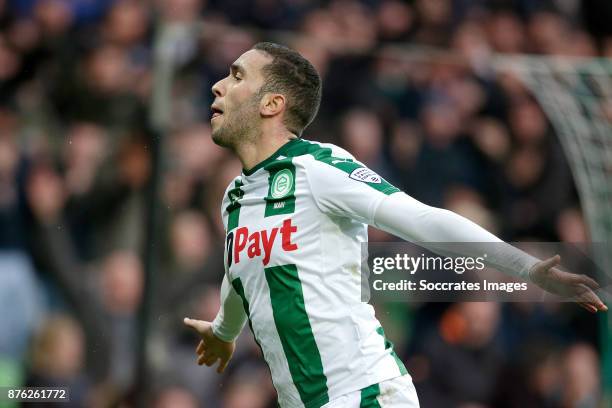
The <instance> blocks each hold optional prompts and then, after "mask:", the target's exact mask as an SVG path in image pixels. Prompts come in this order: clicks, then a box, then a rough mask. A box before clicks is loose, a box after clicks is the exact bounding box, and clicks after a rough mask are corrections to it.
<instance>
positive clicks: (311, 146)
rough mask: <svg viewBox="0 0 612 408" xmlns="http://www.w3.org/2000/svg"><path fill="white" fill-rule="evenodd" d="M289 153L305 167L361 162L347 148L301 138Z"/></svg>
mask: <svg viewBox="0 0 612 408" xmlns="http://www.w3.org/2000/svg"><path fill="white" fill-rule="evenodd" d="M287 155H288V156H289V157H291V158H292V160H293V162H294V163H296V164H298V165H301V166H303V167H305V168H307V169H308V168H313V167H314V168H323V169H329V168H330V166H331V167H338V166H337V165H338V164H339V163H347V162H348V163H355V164H359V165H361V163H359V162H357V161H356V160H355V157H354V156H353V155H352V154H350V153H349V152H347V151H346V150H345V149H343V148H341V147H339V146H336V145H335V144H332V143H321V142H315V141H310V140H306V139H300V143H297V144H295V145H294V147H293V149H290V150H289V151H287Z"/></svg>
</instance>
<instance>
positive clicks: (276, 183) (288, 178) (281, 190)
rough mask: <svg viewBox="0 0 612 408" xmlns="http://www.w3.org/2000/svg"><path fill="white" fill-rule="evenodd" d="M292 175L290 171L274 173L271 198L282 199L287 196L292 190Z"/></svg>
mask: <svg viewBox="0 0 612 408" xmlns="http://www.w3.org/2000/svg"><path fill="white" fill-rule="evenodd" d="M293 183H294V180H293V174H292V173H291V171H290V170H288V169H284V170H281V171H279V172H278V173H276V175H275V176H274V179H273V180H272V187H271V188H270V195H271V196H272V198H283V197H285V196H287V195H288V194H289V193H290V192H291V189H292V188H293Z"/></svg>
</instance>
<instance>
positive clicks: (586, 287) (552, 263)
mask: <svg viewBox="0 0 612 408" xmlns="http://www.w3.org/2000/svg"><path fill="white" fill-rule="evenodd" d="M560 261H561V257H560V256H559V255H555V256H553V257H552V258H548V259H546V260H545V261H542V262H538V263H537V264H535V265H534V266H533V267H532V268H531V270H530V271H529V278H530V279H531V281H532V282H533V283H535V284H536V285H538V286H539V287H541V288H542V289H544V290H546V291H548V292H550V293H554V294H556V295H559V296H563V297H567V298H572V299H573V300H574V301H575V302H576V303H578V304H579V305H580V306H582V307H583V308H585V309H586V310H588V311H589V312H591V313H597V311H602V312H605V311H607V310H608V307H607V306H606V305H604V303H603V302H602V301H601V299H599V297H598V296H597V295H596V294H595V292H593V290H594V289H598V288H599V284H598V283H597V282H595V281H594V280H593V279H591V278H589V277H588V276H586V275H576V274H574V273H569V272H563V271H562V270H560V269H559V268H557V267H556V266H557V265H559V262H560Z"/></svg>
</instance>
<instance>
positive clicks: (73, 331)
mask: <svg viewBox="0 0 612 408" xmlns="http://www.w3.org/2000/svg"><path fill="white" fill-rule="evenodd" d="M611 6H612V3H610V2H607V1H606V0H601V1H600V0H584V1H580V0H557V1H554V0H550V1H545V0H491V1H485V0H474V1H470V0H412V1H400V0H361V1H360V0H334V1H331V2H328V1H316V0H253V1H244V0H149V1H147V0H115V1H111V0H0V305H2V308H1V309H0V310H2V312H1V313H0V384H3V385H28V386H53V385H65V386H69V387H70V390H71V399H72V402H71V403H70V404H68V405H62V406H75V407H76V406H91V407H106V406H113V405H119V406H132V403H133V400H134V395H136V393H137V391H138V382H137V372H138V371H137V361H136V357H137V355H138V352H139V350H138V345H139V325H138V310H139V307H140V305H141V302H142V299H143V295H144V290H143V289H144V273H143V269H144V267H143V261H142V257H143V251H144V245H145V240H146V238H147V237H146V229H145V221H146V208H147V195H146V191H147V185H148V183H149V182H150V181H151V180H150V179H151V174H152V166H151V155H150V153H151V138H152V137H158V134H157V133H154V132H152V128H151V126H150V120H149V118H150V114H151V110H150V103H149V101H150V95H151V90H152V88H153V86H154V84H155V82H154V75H153V68H154V63H153V62H154V60H155V55H156V54H155V48H154V41H155V39H156V35H157V33H158V32H159V31H158V30H156V27H158V26H161V25H163V26H164V27H166V28H167V29H169V30H174V31H175V32H177V33H179V35H178V37H177V38H178V39H179V40H178V41H176V42H175V44H174V48H173V50H172V55H173V58H174V63H175V66H176V69H177V75H176V78H175V80H174V84H173V87H172V101H171V103H170V105H169V106H170V108H169V109H170V112H169V116H170V118H171V124H170V126H169V127H168V129H167V132H166V133H165V134H164V138H163V143H162V145H163V155H162V156H163V160H162V169H161V185H160V189H159V190H160V194H159V200H160V201H161V209H160V211H159V212H158V214H157V216H158V220H159V222H158V228H159V231H158V234H157V236H158V237H159V239H158V240H157V241H156V242H154V248H155V256H156V259H155V272H156V281H157V282H158V284H157V285H156V287H155V293H154V294H153V295H152V296H153V299H154V301H153V307H152V310H151V314H152V316H153V319H152V321H153V322H154V323H153V324H152V326H151V327H150V329H151V332H150V334H149V337H148V343H149V347H148V350H150V368H149V370H150V371H149V372H148V378H149V381H150V383H149V384H148V386H149V387H148V389H149V390H150V393H149V403H148V406H152V407H157V408H168V407H172V408H181V407H207V408H217V407H222V408H267V407H273V406H276V405H275V403H274V390H273V387H272V384H271V381H270V377H269V371H268V369H267V367H266V365H265V363H263V361H262V359H261V356H260V353H259V349H258V347H256V344H255V343H254V341H253V339H252V336H251V335H250V333H248V330H245V333H243V335H242V337H241V338H240V341H239V347H238V350H237V353H236V355H235V357H234V360H233V362H232V363H231V364H230V367H229V368H228V370H227V372H226V373H225V374H224V375H223V376H217V375H216V374H215V373H214V370H211V369H207V368H205V367H204V368H203V367H199V366H197V365H196V363H195V352H194V349H195V346H196V343H197V338H196V337H195V336H194V335H193V333H190V332H189V331H187V330H186V329H184V328H183V327H182V317H183V316H187V315H188V316H190V317H194V318H199V319H205V320H210V319H212V318H214V316H215V314H216V311H217V308H218V305H219V295H218V289H219V282H220V281H221V277H222V275H223V261H222V252H223V247H222V242H223V236H224V233H223V226H222V224H221V220H220V203H221V198H222V194H223V191H224V189H225V187H226V186H227V184H228V182H229V180H230V179H232V178H233V177H234V176H235V175H236V174H238V173H239V172H240V170H241V166H240V163H239V162H238V161H237V160H236V159H235V158H233V157H232V156H231V155H230V154H228V152H226V151H223V150H222V149H220V148H218V147H217V146H215V145H214V144H213V143H212V141H211V138H210V127H209V118H210V111H209V106H210V103H211V102H212V94H211V92H210V88H211V86H212V85H213V84H214V83H215V82H216V81H218V80H219V79H220V78H222V77H224V76H225V75H227V71H228V66H229V64H230V63H231V62H232V61H233V60H234V59H235V58H236V57H237V56H238V55H240V54H241V53H242V52H244V51H245V50H247V49H249V48H250V47H251V46H252V45H253V44H254V43H256V42H258V41H261V40H272V41H277V42H283V43H285V44H287V45H289V46H292V47H293V48H295V49H297V50H298V51H300V52H301V53H302V54H303V55H304V56H305V57H307V58H308V59H309V60H310V61H312V62H313V64H314V65H315V66H316V68H317V69H318V70H319V72H320V74H321V76H322V78H323V82H324V92H323V103H322V106H321V110H320V113H319V115H318V118H317V119H316V121H315V123H313V124H312V125H311V126H310V127H309V128H308V129H307V130H306V132H305V134H304V135H303V136H304V137H305V138H307V139H312V140H319V141H324V142H333V143H336V144H339V145H341V146H343V147H345V148H346V149H348V150H349V151H350V152H352V153H353V154H354V155H355V156H356V157H357V158H358V159H359V160H360V161H362V162H364V163H366V164H367V165H368V166H370V167H371V168H373V169H374V170H376V171H377V172H379V173H380V174H381V175H383V176H384V177H386V178H387V179H388V180H390V181H391V182H393V183H394V184H396V185H397V186H398V187H400V188H402V189H403V190H404V191H406V192H407V193H408V194H410V195H412V196H413V197H415V198H417V199H419V200H421V201H423V202H425V203H427V204H430V205H434V206H442V207H445V208H448V209H451V210H453V211H456V212H458V213H460V214H462V215H464V216H466V217H468V218H470V219H472V220H474V221H475V222H477V223H479V224H480V225H482V226H484V227H486V228H487V229H489V230H490V231H492V232H494V233H496V234H498V235H499V236H501V237H503V238H504V239H506V240H509V241H519V240H532V241H536V240H537V241H562V242H584V241H586V240H588V235H587V232H586V227H585V222H584V218H583V215H582V212H581V209H580V206H579V201H578V196H577V193H576V189H575V185H574V182H573V179H572V175H571V172H570V168H569V166H568V163H567V160H566V158H565V156H564V154H563V151H562V149H561V147H560V144H559V142H558V139H557V137H556V135H555V132H554V129H553V128H552V126H551V123H549V121H548V120H547V118H546V116H545V114H544V112H543V110H542V108H541V107H540V106H539V105H538V104H537V103H536V101H535V99H534V98H533V96H532V95H531V94H530V92H529V90H528V89H526V88H525V87H524V86H523V85H522V84H521V82H520V81H519V80H518V79H517V78H516V77H514V76H512V75H511V74H509V73H504V72H495V71H494V70H493V69H492V68H491V66H490V65H489V64H488V61H489V57H490V56H491V55H492V54H493V53H533V54H559V55H571V56H585V57H591V56H607V57H612V25H611V24H610V21H612V7H611ZM287 33H293V35H288V34H287ZM295 34H297V35H295ZM415 44H416V45H421V46H431V47H436V48H437V49H444V50H446V53H447V54H444V55H448V56H451V57H448V58H442V57H440V55H439V54H435V55H433V56H428V54H420V58H406V55H404V53H403V51H402V47H403V46H406V45H415ZM371 239H372V240H376V241H391V240H393V239H394V238H392V237H390V236H388V235H386V234H384V233H382V232H380V231H376V230H374V229H372V230H371ZM377 314H378V316H379V318H380V319H381V320H382V321H383V324H384V326H385V328H386V329H387V335H388V337H389V338H391V339H393V340H394V341H395V344H396V349H397V351H398V353H399V354H400V356H401V357H402V358H403V360H404V361H405V362H406V363H407V366H408V369H409V371H410V372H411V374H412V375H413V377H414V381H415V384H416V386H417V389H418V391H419V395H420V398H421V404H422V406H423V407H442V408H444V407H461V408H486V407H495V408H504V407H523V408H529V407H551V408H552V407H582V408H587V407H596V406H598V401H599V400H600V395H601V386H600V382H601V379H600V370H599V360H600V356H599V353H600V351H599V346H598V342H597V321H596V319H595V318H594V317H591V316H587V314H586V313H583V312H581V311H580V310H579V309H578V308H577V307H575V306H573V305H560V304H531V303H516V304H495V303H468V302H466V303H456V304H440V303H432V304H414V303H407V304H386V305H377Z"/></svg>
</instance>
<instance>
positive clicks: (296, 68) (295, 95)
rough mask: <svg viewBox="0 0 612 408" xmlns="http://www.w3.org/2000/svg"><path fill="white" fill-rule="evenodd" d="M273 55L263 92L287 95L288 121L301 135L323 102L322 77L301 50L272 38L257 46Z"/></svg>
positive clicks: (264, 71) (293, 129)
mask: <svg viewBox="0 0 612 408" xmlns="http://www.w3.org/2000/svg"><path fill="white" fill-rule="evenodd" d="M253 49H254V50H258V51H262V52H265V53H266V54H268V55H269V56H270V57H272V62H270V63H269V64H267V65H266V66H264V67H263V74H264V78H265V84H264V85H263V86H262V89H261V91H260V92H262V93H264V92H278V93H282V94H283V95H285V97H286V98H287V111H286V112H287V113H286V116H285V125H286V126H287V129H289V130H290V131H291V132H293V133H295V134H296V135H298V136H300V135H301V133H302V131H303V130H304V129H305V128H306V126H308V125H309V124H310V123H311V122H312V120H313V119H314V118H315V116H316V115H317V111H318V110H319V105H320V104H321V77H320V76H319V73H318V72H317V70H316V69H315V68H314V67H313V66H312V64H311V63H310V61H308V60H307V59H306V58H304V57H302V56H301V55H300V53H298V52H297V51H294V50H292V49H291V48H288V47H285V46H284V45H280V44H275V43H271V42H260V43H257V44H255V45H254V46H253Z"/></svg>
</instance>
